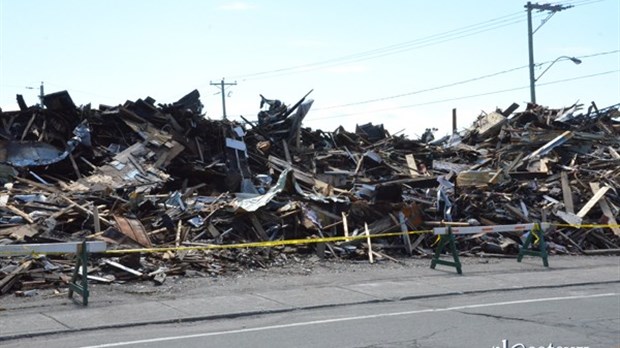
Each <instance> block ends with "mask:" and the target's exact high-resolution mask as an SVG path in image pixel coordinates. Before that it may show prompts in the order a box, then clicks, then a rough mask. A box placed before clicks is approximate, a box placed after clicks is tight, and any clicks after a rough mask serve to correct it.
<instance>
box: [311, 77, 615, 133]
mask: <svg viewBox="0 0 620 348" xmlns="http://www.w3.org/2000/svg"><path fill="white" fill-rule="evenodd" d="M618 72H620V70H609V71H604V72H600V73H594V74H590V75H583V76H577V77H571V78H567V79H562V80H555V81H550V82H545V83H541V84H538V86H547V85H553V84H558V83H563V82H570V81H575V80H581V79H587V78H592V77H597V76H603V75H608V74H612V73H618ZM529 87H530V86H529V85H528V86H522V87H514V88H509V89H503V90H499V91H491V92H484V93H478V94H471V95H466V96H461V97H455V98H448V99H440V100H433V101H429V102H423V103H417V104H410V105H403V106H398V107H393V108H385V109H377V110H371V111H364V112H356V113H350V114H341V115H334V116H326V117H316V118H310V117H307V118H306V119H307V120H313V121H314V120H326V119H332V118H343V117H350V116H357V115H363V114H369V113H375V112H382V111H393V110H400V109H408V108H413V107H417V106H425V105H431V104H438V103H444V102H449V101H455V100H463V99H469V98H475V97H482V96H487V95H493V94H500V93H506V92H513V91H518V90H522V89H526V88H529Z"/></svg>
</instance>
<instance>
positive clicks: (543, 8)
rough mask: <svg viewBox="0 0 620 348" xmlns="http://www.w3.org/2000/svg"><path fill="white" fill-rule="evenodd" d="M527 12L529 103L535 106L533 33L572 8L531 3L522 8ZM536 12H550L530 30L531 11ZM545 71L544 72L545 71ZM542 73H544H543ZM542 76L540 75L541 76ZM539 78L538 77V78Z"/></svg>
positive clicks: (569, 6)
mask: <svg viewBox="0 0 620 348" xmlns="http://www.w3.org/2000/svg"><path fill="white" fill-rule="evenodd" d="M524 7H525V8H526V10H527V39H528V40H527V44H528V55H529V57H528V58H529V66H530V69H529V70H530V101H531V102H532V103H533V104H536V80H538V79H537V78H536V77H535V76H534V66H535V64H534V33H535V32H536V31H538V29H540V28H541V27H542V26H543V25H544V24H545V23H547V21H548V20H549V19H551V17H552V16H553V15H554V14H555V13H556V12H560V11H563V10H566V9H569V8H571V7H573V6H572V5H562V4H532V3H531V2H529V1H528V2H527V4H525V6H524ZM533 10H537V11H538V12H544V11H547V12H550V13H549V15H548V16H547V18H545V19H544V20H543V21H542V23H540V25H539V26H538V27H537V28H536V29H535V30H533V29H532V11H533ZM545 71H546V70H545ZM543 73H544V72H543ZM541 76H542V74H541ZM538 78H540V76H538Z"/></svg>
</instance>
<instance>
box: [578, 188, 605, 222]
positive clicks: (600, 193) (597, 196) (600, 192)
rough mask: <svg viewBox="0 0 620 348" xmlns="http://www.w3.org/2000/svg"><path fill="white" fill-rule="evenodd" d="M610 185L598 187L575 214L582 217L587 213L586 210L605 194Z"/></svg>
mask: <svg viewBox="0 0 620 348" xmlns="http://www.w3.org/2000/svg"><path fill="white" fill-rule="evenodd" d="M610 188H611V187H609V186H605V187H603V188H601V189H599V190H598V191H597V192H596V193H595V194H594V196H593V197H592V198H590V200H589V201H588V203H586V205H584V206H583V208H581V210H579V212H578V213H577V214H576V215H577V216H579V217H580V218H583V217H584V216H586V214H588V212H589V211H590V209H592V207H594V205H595V204H596V203H597V202H598V201H599V200H600V199H601V198H603V196H604V195H605V193H607V191H609V189H610Z"/></svg>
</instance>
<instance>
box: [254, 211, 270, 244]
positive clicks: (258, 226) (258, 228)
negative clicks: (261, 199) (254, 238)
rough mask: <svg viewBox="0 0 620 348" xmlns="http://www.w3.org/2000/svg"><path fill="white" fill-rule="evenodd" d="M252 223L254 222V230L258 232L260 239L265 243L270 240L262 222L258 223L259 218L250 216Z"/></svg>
mask: <svg viewBox="0 0 620 348" xmlns="http://www.w3.org/2000/svg"><path fill="white" fill-rule="evenodd" d="M250 221H251V222H252V226H254V230H255V231H256V234H257V235H258V237H259V238H261V240H264V241H265V240H269V236H268V235H267V232H265V229H264V228H263V225H261V224H260V221H258V218H257V217H256V215H254V214H250Z"/></svg>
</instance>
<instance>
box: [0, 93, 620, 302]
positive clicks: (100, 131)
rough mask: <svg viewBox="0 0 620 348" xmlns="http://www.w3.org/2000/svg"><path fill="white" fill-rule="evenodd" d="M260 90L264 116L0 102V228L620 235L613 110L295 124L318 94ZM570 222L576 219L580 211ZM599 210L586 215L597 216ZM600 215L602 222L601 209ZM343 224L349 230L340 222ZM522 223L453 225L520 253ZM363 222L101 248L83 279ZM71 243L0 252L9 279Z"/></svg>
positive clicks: (50, 284)
mask: <svg viewBox="0 0 620 348" xmlns="http://www.w3.org/2000/svg"><path fill="white" fill-rule="evenodd" d="M311 92H312V91H310V92H309V93H308V94H306V95H305V96H304V97H303V98H301V99H300V100H299V101H298V102H297V103H295V104H292V105H290V106H289V105H287V104H285V103H283V102H282V101H279V100H276V99H268V98H265V97H264V96H262V95H261V96H260V109H261V110H260V112H259V113H258V115H257V121H254V120H249V119H247V118H245V117H241V118H242V120H243V122H235V121H230V120H212V119H209V118H207V117H205V114H204V113H203V111H204V110H203V105H202V103H201V101H200V95H199V93H198V91H196V90H194V91H192V92H190V93H189V94H188V95H186V96H184V97H183V98H181V99H180V100H178V101H177V102H174V103H172V104H157V103H156V101H155V100H154V99H153V98H150V97H146V98H144V99H138V100H136V101H127V102H125V103H124V104H122V105H118V106H107V105H100V106H99V108H98V109H96V108H92V107H91V106H90V105H84V106H80V107H78V106H76V105H75V104H74V103H73V101H72V99H71V97H70V95H69V93H67V92H66V91H62V92H57V93H52V94H48V95H46V96H44V98H43V104H44V105H45V108H41V107H39V106H30V107H29V106H27V105H26V103H25V101H24V100H23V98H22V97H21V96H18V105H19V107H20V110H18V111H2V112H0V120H1V121H2V130H1V134H0V135H1V137H2V139H1V141H0V182H1V184H2V185H3V186H2V187H3V188H2V190H1V191H0V245H19V244H23V243H56V242H58V243H62V242H69V241H82V240H102V241H105V242H106V243H108V249H127V248H153V247H183V246H210V245H227V244H236V243H246V242H258V241H277V240H284V239H312V238H318V237H331V236H343V235H345V233H346V234H347V235H348V236H356V235H361V234H363V233H365V225H367V226H368V231H369V234H371V235H372V234H380V233H385V232H400V231H403V230H404V231H416V230H419V231H424V230H428V229H430V228H432V227H437V226H441V225H443V224H444V223H445V222H446V221H449V222H452V223H453V224H457V225H498V224H515V223H523V222H541V221H543V222H551V223H553V228H552V229H551V230H549V231H547V237H546V238H547V240H548V241H549V243H548V248H549V252H550V253H552V254H553V253H557V254H567V253H584V254H592V253H604V252H614V251H617V250H618V248H619V247H618V245H619V241H620V240H619V238H620V237H619V236H620V229H619V228H618V227H617V220H616V219H617V218H616V217H617V216H618V212H619V207H620V196H619V192H618V190H619V189H620V180H619V174H620V166H619V164H620V154H619V152H620V112H619V109H618V105H615V106H611V107H607V108H604V109H599V108H597V106H596V105H595V104H594V103H592V104H591V105H589V106H583V105H577V104H576V105H572V106H570V107H567V108H562V109H550V108H547V107H544V106H540V105H533V104H529V105H527V107H526V109H525V111H522V112H516V113H515V110H516V109H517V108H518V105H516V104H513V105H512V106H510V107H509V108H507V109H506V110H504V111H502V110H495V111H493V112H491V113H488V114H481V115H480V116H479V117H478V118H477V119H476V121H475V122H474V123H473V124H472V125H471V126H470V127H469V128H468V129H466V130H465V131H463V132H460V133H454V134H453V135H452V136H450V137H446V138H442V139H439V140H434V137H433V135H432V130H428V131H427V133H425V135H424V136H423V137H422V139H420V140H411V139H408V138H407V137H406V136H403V135H394V134H390V133H389V132H388V131H387V130H385V129H384V128H383V126H382V125H373V124H370V123H369V124H364V125H357V127H356V129H355V131H354V132H349V131H346V130H345V129H344V128H343V127H339V128H338V129H336V130H334V131H323V130H319V129H316V130H313V129H310V128H305V127H303V120H304V118H305V117H306V115H307V114H308V113H309V111H310V109H311V106H312V103H313V100H311V99H308V97H309V95H310V93H311ZM569 225H584V227H581V228H574V226H569ZM592 225H597V226H593V227H588V226H592ZM601 226H608V227H601ZM345 230H346V231H345ZM521 238H522V236H521V235H520V234H516V233H515V234H502V235H499V234H480V235H469V236H465V237H460V238H459V239H458V245H459V250H461V252H462V254H464V255H490V256H493V255H504V256H505V255H515V254H516V253H517V252H518V247H519V245H520V244H521V243H522V239H521ZM434 239H435V238H434V237H433V236H432V235H429V234H419V235H406V236H401V237H390V238H377V239H374V240H373V243H372V253H373V254H374V255H375V256H376V257H378V258H379V259H386V260H387V259H393V257H396V256H401V257H402V256H416V257H424V256H430V255H431V253H432V245H433V242H434ZM368 252H369V250H368V245H367V244H366V242H365V240H363V241H362V240H359V239H355V240H351V241H341V242H335V243H318V244H317V243H312V244H306V245H296V246H278V247H270V248H236V249H234V248H231V249H217V250H174V251H172V250H171V251H166V252H160V253H145V254H126V255H113V256H110V255H105V254H103V255H101V254H99V255H94V257H92V258H91V262H92V266H91V267H90V268H89V276H90V279H91V280H94V281H99V282H106V283H110V282H122V281H127V280H138V279H142V280H145V279H152V280H154V281H155V282H156V283H162V282H164V281H165V277H166V276H167V275H175V276H176V275H205V276H206V275H210V276H216V275H220V274H225V273H228V272H233V271H236V270H239V269H244V268H255V267H269V266H272V265H278V264H283V263H286V262H290V260H293V259H297V257H298V256H301V255H313V254H316V255H317V256H318V257H319V258H333V259H355V258H361V257H366V254H367V253H368ZM71 257H72V256H70V255H60V256H58V255H56V256H52V255H48V256H42V255H38V256H37V255H31V256H2V255H0V294H7V293H11V292H15V293H16V294H23V293H24V292H25V291H26V292H27V291H30V290H32V289H39V288H58V287H61V288H62V287H64V286H66V284H67V282H68V280H69V274H70V272H71V269H72V267H73V262H72V260H71Z"/></svg>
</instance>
